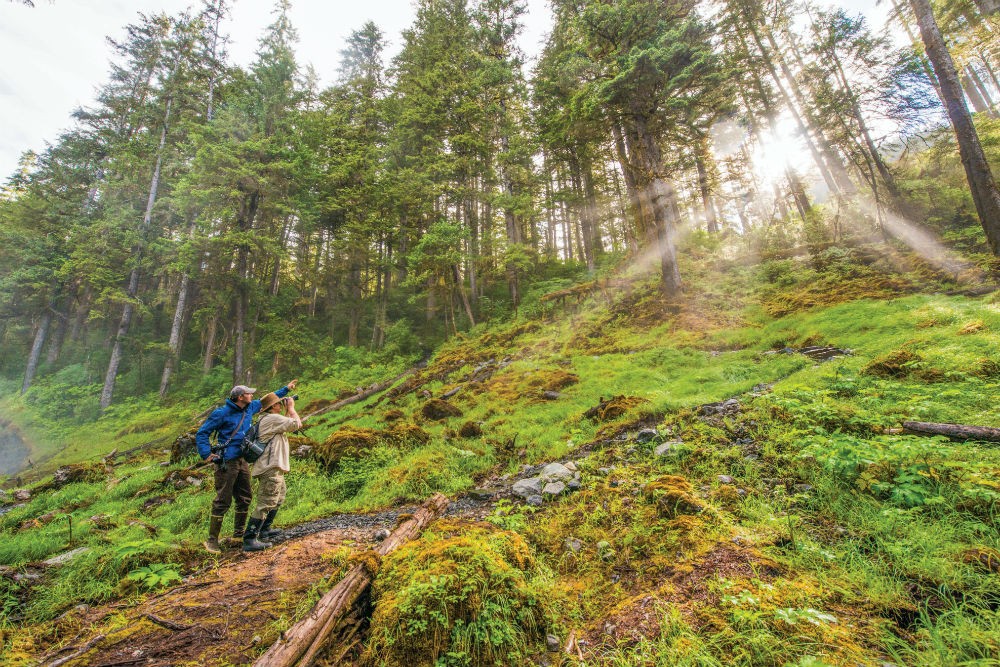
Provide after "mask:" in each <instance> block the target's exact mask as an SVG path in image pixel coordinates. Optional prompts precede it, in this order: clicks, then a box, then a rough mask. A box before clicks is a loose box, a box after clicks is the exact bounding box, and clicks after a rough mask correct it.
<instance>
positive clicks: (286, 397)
mask: <svg viewBox="0 0 1000 667" xmlns="http://www.w3.org/2000/svg"><path fill="white" fill-rule="evenodd" d="M289 398H290V399H292V400H293V401H297V400H299V395H298V394H295V395H293V396H285V397H284V398H283V399H281V400H283V401H287V400H288V399H289Z"/></svg>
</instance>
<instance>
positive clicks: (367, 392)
mask: <svg viewBox="0 0 1000 667" xmlns="http://www.w3.org/2000/svg"><path fill="white" fill-rule="evenodd" d="M412 372H413V369H410V370H408V371H406V372H405V373H400V374H399V375H397V376H396V377H394V378H393V379H391V380H389V381H388V382H381V383H379V384H373V385H371V386H368V387H365V388H364V389H362V390H360V391H358V393H356V394H354V395H353V396H348V397H347V398H344V399H341V400H339V401H337V402H336V403H330V404H329V405H326V406H324V407H322V408H320V409H319V410H315V411H313V412H310V413H309V414H307V415H304V416H303V417H302V418H303V419H306V418H307V417H315V416H316V415H321V414H323V413H324V412H330V411H331V410H339V409H340V408H343V407H347V406H348V405H351V404H352V403H357V402H358V401H363V400H365V399H366V398H370V397H372V396H374V395H375V394H379V393H381V392H383V391H385V390H386V389H388V388H389V387H391V386H392V385H394V384H396V382H398V381H399V380H401V379H402V378H404V377H406V376H407V375H409V374H410V373H412Z"/></svg>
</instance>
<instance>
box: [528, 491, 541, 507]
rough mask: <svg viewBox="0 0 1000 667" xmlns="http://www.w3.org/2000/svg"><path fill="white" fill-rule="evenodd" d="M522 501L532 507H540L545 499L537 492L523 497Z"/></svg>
mask: <svg viewBox="0 0 1000 667" xmlns="http://www.w3.org/2000/svg"><path fill="white" fill-rule="evenodd" d="M524 502H526V503H528V504H529V505H531V506H532V507H541V506H542V503H543V502H545V500H544V499H543V498H542V496H541V495H539V494H537V493H536V494H533V495H530V496H528V497H527V498H525V499H524Z"/></svg>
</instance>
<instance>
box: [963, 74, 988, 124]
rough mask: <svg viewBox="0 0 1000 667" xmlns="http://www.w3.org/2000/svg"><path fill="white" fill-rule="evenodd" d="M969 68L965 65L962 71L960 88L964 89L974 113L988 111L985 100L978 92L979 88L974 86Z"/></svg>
mask: <svg viewBox="0 0 1000 667" xmlns="http://www.w3.org/2000/svg"><path fill="white" fill-rule="evenodd" d="M969 70H970V68H969V67H968V66H966V67H965V69H964V70H963V71H962V77H961V80H962V89H963V90H964V91H965V96H966V97H967V98H968V99H969V104H971V105H972V108H973V110H974V111H975V112H976V113H986V112H987V111H989V106H987V104H986V100H984V99H983V96H982V95H981V94H980V93H979V88H977V87H976V82H975V81H973V80H972V76H971V75H970V74H969Z"/></svg>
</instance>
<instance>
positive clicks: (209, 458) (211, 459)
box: [205, 452, 222, 463]
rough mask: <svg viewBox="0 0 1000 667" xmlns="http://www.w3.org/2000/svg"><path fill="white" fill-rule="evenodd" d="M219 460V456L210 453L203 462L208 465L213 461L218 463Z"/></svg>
mask: <svg viewBox="0 0 1000 667" xmlns="http://www.w3.org/2000/svg"><path fill="white" fill-rule="evenodd" d="M221 458H222V457H221V456H219V455H218V454H216V453H215V452H212V453H211V454H209V455H208V458H206V459H205V460H206V461H208V462H209V463H212V462H214V461H218V460H219V459H221Z"/></svg>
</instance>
